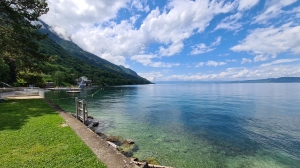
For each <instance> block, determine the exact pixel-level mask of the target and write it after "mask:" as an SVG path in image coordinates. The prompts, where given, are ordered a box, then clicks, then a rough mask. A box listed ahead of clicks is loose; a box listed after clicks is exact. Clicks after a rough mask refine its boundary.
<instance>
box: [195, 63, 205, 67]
mask: <svg viewBox="0 0 300 168" xmlns="http://www.w3.org/2000/svg"><path fill="white" fill-rule="evenodd" d="M204 65H205V62H199V63H198V64H197V65H196V66H195V67H196V68H198V67H203V66H204Z"/></svg>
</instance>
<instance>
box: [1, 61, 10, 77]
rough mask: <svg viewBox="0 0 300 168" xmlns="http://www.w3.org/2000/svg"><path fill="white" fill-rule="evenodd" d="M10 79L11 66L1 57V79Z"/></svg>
mask: <svg viewBox="0 0 300 168" xmlns="http://www.w3.org/2000/svg"><path fill="white" fill-rule="evenodd" d="M8 79H9V66H8V65H7V64H6V63H5V62H4V60H3V59H1V58H0V81H2V82H7V81H8Z"/></svg>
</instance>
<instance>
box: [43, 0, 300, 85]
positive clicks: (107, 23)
mask: <svg viewBox="0 0 300 168" xmlns="http://www.w3.org/2000/svg"><path fill="white" fill-rule="evenodd" d="M47 2H48V3H49V7H50V11H49V13H48V14H47V15H44V16H42V17H41V19H42V20H43V21H45V22H46V23H47V24H49V25H51V26H52V27H53V29H55V30H54V31H55V32H57V33H58V34H60V36H61V37H63V38H64V39H71V40H72V41H73V42H75V43H76V44H78V45H79V46H80V47H82V48H83V49H85V50H87V51H89V52H91V53H94V54H96V55H98V56H99V57H102V58H104V59H107V60H108V61H111V62H113V63H115V64H117V65H124V66H125V67H130V68H132V69H133V70H136V71H138V72H144V73H141V74H144V75H146V74H148V76H149V78H151V79H152V78H153V79H158V78H157V77H155V76H158V77H161V76H164V75H169V76H170V75H173V78H174V79H175V76H178V79H180V77H179V76H181V75H179V74H180V73H181V72H182V71H183V66H185V67H186V66H187V65H189V66H188V67H190V68H189V71H190V72H189V73H191V74H195V75H190V78H192V77H195V79H204V78H205V79H214V78H217V76H219V77H220V76H223V77H226V78H230V77H231V78H237V77H239V76H243V77H248V78H251V77H253V78H254V77H258V76H257V75H254V74H255V73H251V72H252V71H253V70H254V69H255V68H254V66H257V67H259V65H258V64H260V62H262V61H264V62H265V64H268V62H267V61H270V63H272V61H274V59H276V58H279V57H280V59H281V60H283V59H297V58H294V57H297V56H298V55H299V54H300V47H299V45H298V44H300V35H299V34H300V24H299V23H300V7H299V5H300V4H299V3H300V2H299V0H252V1H249V0H170V1H158V0H157V1H155V0H154V1H150V0H110V1H93V0H81V1H71V0H48V1H47ZM68 34H69V35H68ZM225 53H226V54H225ZM220 55H226V58H225V57H223V60H220V58H221V57H219V56H220ZM227 60H235V61H227ZM238 60H239V63H238ZM289 63H294V62H289ZM241 64H242V65H243V66H245V68H243V69H242V70H240V69H239V66H240V65H241ZM137 65H138V66H137ZM270 66H271V67H272V66H277V64H271V65H270ZM199 67H201V70H204V71H205V72H206V74H204V75H201V77H199V74H198V71H199V69H200V68H199ZM221 67H223V70H221ZM277 67H278V66H277ZM135 68H138V69H135ZM153 68H155V70H153ZM166 68H167V69H171V70H172V71H171V72H170V73H165V72H163V70H164V69H166ZM228 68H229V70H228ZM230 68H238V69H239V70H234V71H233V70H232V69H230ZM281 68H286V67H285V66H281ZM261 71H262V70H261ZM150 72H151V73H150ZM153 72H154V73H153ZM158 72H159V73H158ZM184 72H186V70H184ZM205 72H203V73H205ZM211 72H214V73H213V75H212V74H211ZM218 72H219V73H218ZM233 72H235V73H233ZM262 72H263V71H262ZM284 72H289V70H287V71H284ZM172 73H173V74H172ZM274 73H275V72H274ZM207 74H211V75H207ZM224 74H226V75H224ZM227 74H228V75H227ZM246 74H247V75H246ZM268 74H269V73H268ZM276 74H278V73H277V72H276ZM287 74H290V73H287ZM230 75H231V76H230ZM251 75H252V76H251ZM183 76H186V75H183ZM261 76H262V77H263V76H264V75H261ZM283 76H284V74H283ZM164 78H166V76H164ZM173 78H171V77H170V79H173ZM218 79H219V78H218Z"/></svg>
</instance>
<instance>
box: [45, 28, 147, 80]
mask: <svg viewBox="0 0 300 168" xmlns="http://www.w3.org/2000/svg"><path fill="white" fill-rule="evenodd" d="M42 24H43V28H41V29H40V31H41V32H42V33H45V34H48V39H47V40H44V41H42V42H41V43H40V44H41V52H43V53H45V54H49V55H56V57H57V58H56V59H57V60H56V61H55V63H54V64H58V65H60V66H62V67H64V68H66V69H68V71H70V73H72V71H73V72H74V73H75V74H77V76H78V75H84V76H88V77H89V78H90V79H94V81H96V80H98V81H99V82H98V83H101V84H106V85H119V84H150V83H151V82H150V81H148V80H147V79H145V78H142V77H140V76H139V75H138V74H137V73H136V72H134V71H133V70H131V69H129V68H125V67H123V66H117V65H115V64H113V63H111V62H109V61H107V60H105V59H102V58H100V57H98V56H96V55H94V54H92V53H89V52H87V51H84V50H83V49H81V48H80V47H79V46H78V45H76V44H75V43H73V42H72V40H71V39H70V38H69V36H67V35H66V33H65V32H62V33H61V34H59V33H55V32H56V31H55V29H59V27H50V26H49V25H47V24H46V23H44V22H42ZM57 32H59V31H57ZM56 68H57V67H56ZM58 69H59V68H58ZM62 69H63V68H60V71H66V70H62ZM74 73H73V74H74ZM108 79H109V80H108ZM108 81H110V82H108ZM107 82H108V83H107Z"/></svg>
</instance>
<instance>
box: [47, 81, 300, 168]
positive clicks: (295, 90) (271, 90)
mask: <svg viewBox="0 0 300 168" xmlns="http://www.w3.org/2000/svg"><path fill="white" fill-rule="evenodd" d="M92 94H94V95H93V96H91V95H92ZM75 96H76V95H70V94H67V93H66V92H65V91H54V92H47V93H46V97H47V98H49V99H53V101H54V102H56V103H57V104H58V105H60V106H61V107H62V108H64V109H65V110H67V111H70V112H74V111H75V107H74V97H75ZM77 96H78V97H79V98H84V99H85V100H87V101H88V110H89V115H92V116H93V117H95V118H97V119H99V120H101V121H103V123H104V125H103V127H101V129H102V130H101V131H103V132H104V133H106V134H107V135H116V136H121V137H122V138H124V139H128V138H129V139H133V140H134V141H135V143H136V144H137V145H138V147H139V150H137V151H136V152H135V153H134V156H135V157H138V158H139V159H146V158H149V157H154V158H156V159H157V160H158V161H159V162H160V163H161V164H162V165H167V166H173V167H176V168H200V167H230V168H231V167H233V168H238V167H241V168H242V167H270V168H276V167H278V168H279V167H291V168H292V167H299V165H300V84H295V83H290V84H288V83H281V84H275V83H256V84H253V83H252V84H250V83H244V84H238V83H237V84H229V83H228V84H225V83H223V84H222V83H215V84H214V83H210V84H209V83H171V84H154V85H133V86H116V87H104V88H93V89H84V90H83V91H82V92H81V93H80V94H78V95H77Z"/></svg>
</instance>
